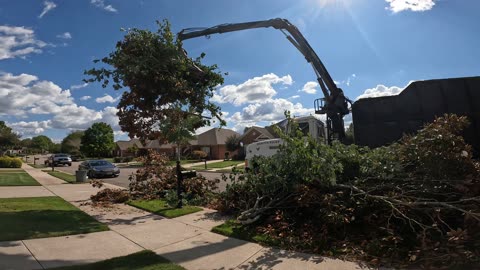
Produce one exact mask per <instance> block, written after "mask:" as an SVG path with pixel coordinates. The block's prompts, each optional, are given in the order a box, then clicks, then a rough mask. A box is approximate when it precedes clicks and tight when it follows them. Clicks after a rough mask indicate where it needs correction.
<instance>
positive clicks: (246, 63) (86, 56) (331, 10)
mask: <svg viewBox="0 0 480 270" xmlns="http://www.w3.org/2000/svg"><path fill="white" fill-rule="evenodd" d="M479 11H480V1H476V0H461V1H456V0H442V1H440V0H438V1H436V0H374V1H372V0H298V1H291V0H271V1H267V0H264V1H224V0H218V1H215V0H208V1H194V0H190V1H187V0H179V1H157V0H143V1H133V0H129V1H127V0H75V1H71V0H48V1H40V0H36V1H33V0H16V1H11V0H0V120H3V121H6V122H7V124H8V125H9V126H10V127H13V129H14V130H15V131H17V132H19V133H21V134H22V136H23V137H24V138H27V137H32V136H36V135H41V134H43V135H47V136H49V137H51V138H52V139H54V140H55V141H60V140H61V139H63V138H64V137H65V136H66V134H68V132H70V131H71V130H79V129H85V128H88V127H89V126H90V125H91V124H92V123H94V122H99V121H103V122H107V123H109V124H111V125H112V127H113V128H114V130H115V135H116V138H117V139H125V138H126V136H125V134H123V133H122V132H121V131H120V127H119V126H118V118H117V117H116V115H115V113H116V108H115V107H116V104H117V102H118V97H119V96H120V92H118V91H114V90H113V89H111V88H107V89H103V88H102V87H101V86H100V85H99V84H89V85H86V84H84V83H83V82H82V79H84V78H85V77H84V75H83V71H84V70H85V69H89V68H91V67H93V66H94V64H93V63H92V60H93V59H96V58H100V57H103V56H106V55H107V54H108V53H109V52H111V51H113V49H114V46H115V43H116V42H117V41H118V40H120V39H121V38H122V37H123V34H124V32H121V31H120V28H133V27H137V28H143V29H150V30H156V25H155V21H156V20H161V19H164V18H166V19H168V20H169V21H170V22H171V24H172V28H173V31H174V32H178V31H180V30H181V29H183V28H189V27H208V26H214V25H218V24H222V23H235V22H246V21H256V20H265V19H271V18H277V17H280V18H286V19H288V20H289V21H290V22H292V23H293V24H295V25H296V26H297V27H298V28H299V29H300V31H301V32H302V33H303V35H304V36H305V37H306V38H307V40H308V41H309V43H310V45H311V46H312V47H313V48H314V50H315V51H316V53H317V54H318V55H319V57H320V58H321V59H322V61H323V62H324V64H325V66H326V68H327V69H328V71H329V72H330V75H331V76H332V77H333V79H334V80H335V81H336V82H337V85H338V86H339V87H341V88H342V89H343V90H344V92H345V94H346V95H347V96H348V97H349V98H350V99H352V100H356V99H358V98H359V97H373V96H380V95H392V94H398V93H399V92H400V91H401V90H402V89H403V88H404V87H405V86H406V85H408V83H409V82H411V81H415V80H425V79H438V78H451V77H464V76H478V75H479V74H480V61H479V59H480V50H479V48H480V35H479V34H478V33H479V26H480V16H478V12H479ZM184 47H185V48H186V50H187V51H188V52H189V55H190V56H192V57H196V56H198V55H199V54H200V53H202V52H205V53H206V58H205V63H207V64H218V66H219V68H220V70H221V71H222V72H228V73H229V75H228V76H226V77H225V84H224V85H223V86H220V87H219V88H218V89H217V92H216V95H215V96H214V98H213V100H214V101H215V102H217V103H218V104H219V105H220V106H221V107H222V111H223V112H224V113H225V116H226V117H225V118H226V120H227V124H228V125H227V127H229V128H233V129H235V130H237V131H240V132H241V131H242V130H243V128H244V127H245V126H252V125H260V126H263V125H268V124H270V123H273V122H277V121H279V120H281V119H282V116H283V112H284V110H290V111H291V112H292V114H293V115H296V116H303V115H309V114H311V113H313V100H314V99H316V98H320V97H322V96H321V91H320V90H319V88H318V86H317V85H316V84H315V81H316V77H315V74H314V72H313V70H312V68H311V67H310V65H309V64H307V62H306V61H305V59H304V58H303V57H302V56H301V54H300V53H299V52H298V51H297V50H296V49H295V48H294V47H293V46H292V45H291V44H290V43H289V42H288V41H287V40H286V39H285V37H284V36H283V34H282V33H281V32H280V31H278V30H274V29H271V28H269V29H256V30H247V31H241V32H233V33H228V34H221V35H212V36H211V38H210V39H206V38H197V39H191V40H187V41H185V42H184ZM251 96H255V97H256V98H255V99H251V98H248V97H251ZM350 119H351V117H347V118H346V122H347V123H348V121H350ZM205 129H206V128H204V129H202V130H205ZM202 130H199V131H198V132H201V131H202Z"/></svg>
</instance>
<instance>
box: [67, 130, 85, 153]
mask: <svg viewBox="0 0 480 270" xmlns="http://www.w3.org/2000/svg"><path fill="white" fill-rule="evenodd" d="M83 134H84V132H83V131H72V132H70V133H69V134H68V135H67V136H66V137H65V138H64V139H63V140H62V143H61V151H62V152H64V153H69V154H78V153H79V152H80V145H81V143H82V137H83Z"/></svg>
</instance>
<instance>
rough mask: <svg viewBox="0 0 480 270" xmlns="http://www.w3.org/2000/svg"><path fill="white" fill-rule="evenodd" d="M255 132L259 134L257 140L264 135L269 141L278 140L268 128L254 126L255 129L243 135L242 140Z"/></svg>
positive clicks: (251, 128) (249, 129)
mask: <svg viewBox="0 0 480 270" xmlns="http://www.w3.org/2000/svg"><path fill="white" fill-rule="evenodd" d="M253 131H256V132H258V136H257V138H258V137H260V136H262V135H263V136H264V137H267V138H268V139H274V138H276V136H275V135H274V134H273V133H272V132H270V131H269V130H268V129H267V128H263V127H257V126H253V127H250V128H248V130H247V131H246V132H245V133H243V135H242V136H240V140H242V139H243V138H244V137H245V136H247V134H248V133H250V132H253Z"/></svg>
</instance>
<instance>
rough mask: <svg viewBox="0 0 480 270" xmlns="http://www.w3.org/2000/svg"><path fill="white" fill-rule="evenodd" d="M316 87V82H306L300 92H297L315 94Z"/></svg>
mask: <svg viewBox="0 0 480 270" xmlns="http://www.w3.org/2000/svg"><path fill="white" fill-rule="evenodd" d="M317 86H318V83H317V82H313V81H312V82H307V83H306V84H305V85H304V86H303V88H302V90H300V91H299V92H305V93H307V94H312V95H313V94H316V93H317Z"/></svg>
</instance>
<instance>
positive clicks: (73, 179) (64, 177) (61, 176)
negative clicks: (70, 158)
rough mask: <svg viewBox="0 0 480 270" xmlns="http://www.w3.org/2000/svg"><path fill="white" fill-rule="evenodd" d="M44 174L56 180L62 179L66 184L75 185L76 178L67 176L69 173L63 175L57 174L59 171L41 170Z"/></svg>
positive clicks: (61, 173) (62, 173) (70, 175)
mask: <svg viewBox="0 0 480 270" xmlns="http://www.w3.org/2000/svg"><path fill="white" fill-rule="evenodd" d="M43 171H44V172H46V173H48V174H50V175H51V176H55V177H57V178H60V179H62V180H63V181H67V182H68V183H75V182H77V178H76V177H75V175H72V174H69V173H64V172H59V171H53V172H52V170H43Z"/></svg>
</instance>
